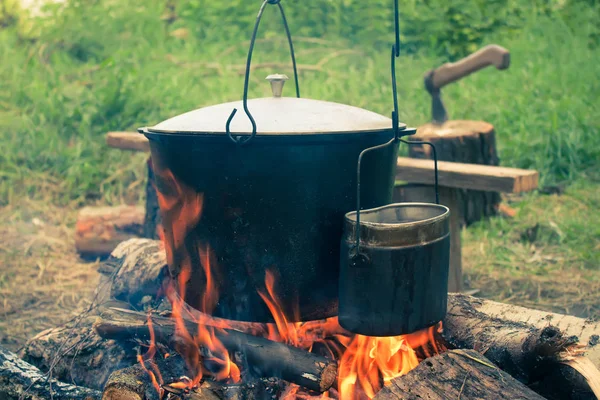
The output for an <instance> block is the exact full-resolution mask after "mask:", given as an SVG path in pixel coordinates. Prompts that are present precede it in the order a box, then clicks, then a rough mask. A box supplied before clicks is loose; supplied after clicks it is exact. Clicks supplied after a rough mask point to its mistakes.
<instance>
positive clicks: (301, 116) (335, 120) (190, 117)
mask: <svg viewBox="0 0 600 400" xmlns="http://www.w3.org/2000/svg"><path fill="white" fill-rule="evenodd" d="M287 79H288V77H287V76H285V75H279V74H276V75H269V76H268V77H267V80H268V81H269V82H270V83H271V89H272V92H273V97H268V98H259V99H251V100H248V102H247V104H248V110H249V111H250V113H251V114H252V117H253V118H254V120H255V122H256V133H257V135H310V134H323V133H325V134H330V133H358V132H363V133H364V132H374V131H384V130H391V129H392V120H391V119H390V118H387V117H385V116H383V115H380V114H377V113H375V112H372V111H368V110H365V109H362V108H358V107H353V106H348V105H345V104H339V103H332V102H328V101H321V100H312V99H303V98H296V97H282V96H281V94H282V90H283V85H284V83H285V81H286V80H287ZM234 108H235V109H237V110H238V111H237V113H236V115H235V117H234V118H233V120H232V121H231V127H230V129H231V133H233V134H238V135H244V134H248V135H250V134H252V124H251V123H250V120H249V119H248V117H247V116H246V114H245V113H244V109H243V102H242V101H234V102H230V103H223V104H218V105H213V106H209V107H204V108H200V109H197V110H194V111H190V112H187V113H184V114H181V115H178V116H176V117H173V118H170V119H168V120H166V121H164V122H161V123H159V124H157V125H155V126H153V127H150V128H147V130H148V131H149V132H157V133H190V134H191V133H203V134H226V132H225V124H226V122H227V119H228V118H229V116H230V114H231V112H232V110H233V109H234ZM399 125H400V129H404V128H405V127H406V125H404V124H402V123H400V124H399Z"/></svg>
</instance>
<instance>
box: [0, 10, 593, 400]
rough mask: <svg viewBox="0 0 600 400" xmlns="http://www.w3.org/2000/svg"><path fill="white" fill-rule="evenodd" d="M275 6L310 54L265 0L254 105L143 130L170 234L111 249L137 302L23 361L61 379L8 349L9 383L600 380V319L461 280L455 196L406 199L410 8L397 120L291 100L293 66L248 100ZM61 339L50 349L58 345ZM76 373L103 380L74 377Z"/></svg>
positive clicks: (195, 395) (150, 391)
mask: <svg viewBox="0 0 600 400" xmlns="http://www.w3.org/2000/svg"><path fill="white" fill-rule="evenodd" d="M396 3H397V2H396ZM268 4H273V5H277V6H278V8H279V10H280V11H281V15H282V17H283V19H284V25H285V27H286V31H287V33H288V38H289V43H290V49H291V52H292V60H293V62H294V64H295V58H294V55H293V45H292V41H291V38H290V35H289V30H288V29H287V21H286V20H285V16H284V13H283V7H282V5H281V4H280V1H279V0H264V2H263V4H262V7H261V9H260V11H259V14H258V17H257V22H256V26H255V29H254V33H253V37H252V40H251V45H250V50H249V54H248V62H247V68H246V77H245V78H246V80H245V86H244V97H243V101H242V102H240V103H239V104H237V103H233V104H225V105H217V106H213V107H208V108H205V109H200V110H196V111H193V112H191V113H188V114H184V115H182V116H179V117H175V118H172V119H171V120H168V121H165V122H163V123H161V124H158V125H156V126H154V127H151V128H142V129H140V131H141V132H142V133H143V134H144V135H146V136H147V137H148V138H149V139H150V148H151V151H152V160H153V167H154V171H155V173H156V190H157V194H158V199H159V205H160V209H161V212H162V223H163V228H164V235H163V240H162V241H160V242H158V241H152V240H137V239H132V240H129V241H126V242H123V243H122V244H121V245H119V246H118V247H117V248H116V249H115V250H114V251H113V253H112V256H111V258H110V259H109V260H108V261H107V262H106V263H105V264H104V265H103V267H102V269H103V271H104V272H105V273H106V274H107V276H108V277H109V278H108V279H107V282H106V283H108V284H110V290H107V289H106V287H104V286H101V287H100V288H99V290H98V294H99V298H98V299H97V300H99V301H98V302H97V303H102V302H101V301H100V300H103V299H102V295H106V294H110V297H111V298H114V299H116V300H119V301H121V304H120V306H119V307H117V306H114V305H113V306H110V305H106V304H104V305H103V306H102V307H100V308H101V313H100V316H99V317H98V318H97V319H96V320H95V321H94V322H93V325H92V324H91V323H90V322H89V321H88V323H86V324H83V328H82V327H81V325H82V320H79V319H78V320H76V321H75V323H73V324H72V326H70V327H68V328H67V329H63V330H60V329H59V330H51V331H48V332H44V333H42V334H40V335H38V337H36V338H34V339H32V341H31V342H30V343H29V344H28V346H27V348H26V350H25V352H24V354H23V355H24V358H25V359H26V360H28V361H31V362H35V363H36V365H40V367H41V368H42V369H45V370H48V371H49V374H54V373H56V375H59V376H53V375H50V376H49V377H48V380H47V382H48V383H49V385H48V386H46V385H43V384H40V383H39V380H40V379H42V378H41V377H42V375H41V373H40V372H39V371H38V370H37V369H36V368H35V367H33V366H30V365H27V364H25V363H24V362H23V361H22V360H18V359H17V358H16V357H14V356H13V355H12V354H10V353H7V352H4V351H3V350H2V349H0V365H2V369H0V395H1V394H5V393H8V395H9V398H32V399H34V398H47V397H48V395H49V396H50V397H53V398H75V399H84V398H86V399H87V398H92V399H93V398H98V399H99V398H102V399H104V400H111V399H126V400H129V399H131V400H154V399H158V400H164V399H181V400H183V399H189V400H193V399H273V398H278V399H295V398H300V399H308V398H334V399H342V400H353V399H361V400H362V399H380V400H385V399H399V398H403V399H406V398H408V399H417V398H429V399H443V398H459V399H460V398H462V399H480V398H500V397H506V398H521V399H543V398H544V397H542V395H543V396H546V397H548V398H586V399H587V398H594V397H597V396H599V395H600V383H599V382H600V372H599V371H598V369H597V368H598V365H600V353H598V349H596V347H595V346H596V344H597V342H598V341H599V338H598V335H597V333H596V332H598V330H599V326H598V325H597V324H592V323H589V324H587V323H585V322H582V321H580V320H578V319H574V318H569V317H564V316H556V315H554V316H551V318H548V317H547V316H546V314H545V313H540V312H536V311H531V310H524V309H518V308H516V307H510V306H505V305H499V304H495V303H492V302H486V301H483V300H478V299H474V298H468V297H465V296H460V295H456V296H453V295H450V296H447V272H448V271H447V270H448V247H449V228H448V222H447V219H448V212H449V210H448V209H447V208H446V207H444V206H442V205H439V204H435V205H433V204H422V203H414V204H404V205H402V204H400V205H389V203H390V201H391V194H392V187H393V181H394V177H395V165H396V158H397V151H398V145H399V143H400V142H401V141H403V140H401V137H402V136H405V135H409V134H412V133H414V130H413V129H409V128H406V125H404V124H401V123H399V121H398V102H397V98H396V93H395V91H396V81H395V68H394V60H395V58H396V57H398V56H399V31H398V12H397V11H398V10H397V4H396V21H395V22H396V24H395V25H396V43H395V45H394V46H393V48H392V86H393V88H394V112H393V113H392V118H391V119H388V118H386V117H383V116H380V115H378V114H375V113H372V112H369V111H366V110H361V109H357V108H354V107H350V106H346V105H341V104H335V103H327V102H320V101H316V100H307V99H299V87H298V79H297V76H296V79H295V83H296V92H297V97H298V98H297V99H290V98H284V97H281V95H282V90H283V83H284V81H285V78H286V77H284V76H282V75H272V76H270V77H269V78H268V79H269V80H270V82H271V84H272V89H273V97H272V98H268V99H256V100H254V101H252V100H250V101H249V100H248V99H247V94H248V82H249V72H250V63H251V58H252V50H253V46H254V40H255V38H256V32H257V29H258V24H259V22H260V18H261V16H262V13H263V11H264V9H265V7H266V6H267V5H268ZM232 107H242V108H243V109H244V111H245V113H246V116H247V117H248V120H249V125H248V124H246V125H244V124H243V123H240V122H239V121H238V120H236V119H235V115H236V110H237V108H233V111H232V112H231V113H230V114H229V116H228V118H224V117H227V113H226V111H228V110H230V109H231V108H232ZM251 111H252V112H251ZM224 112H225V113H224ZM254 117H256V119H255V118H254ZM357 170H358V173H356V172H357ZM436 171H437V168H436ZM361 174H363V176H366V177H368V179H366V180H363V182H362V186H361V179H360V175H361ZM436 182H437V174H436ZM436 201H437V190H436ZM355 205H356V207H355V208H354V206H355ZM363 207H365V208H370V209H371V210H363ZM353 211H355V212H356V213H353ZM361 213H362V215H363V220H362V224H361V221H360V215H361ZM344 216H346V230H347V232H346V233H347V236H343V228H344ZM354 239H356V241H354ZM340 243H341V246H340ZM340 247H341V248H342V250H341V251H340ZM340 265H341V266H342V268H341V269H342V271H343V272H344V274H342V279H344V277H350V280H349V281H348V284H349V285H350V286H349V287H342V288H341V291H340V290H339V288H338V279H339V275H340ZM380 268H381V269H380ZM378 280H379V281H381V282H378ZM415 280H418V281H419V282H416V281H415ZM361 285H362V286H363V288H365V289H366V293H365V294H366V295H363V293H361ZM378 288H380V290H379V291H378V290H377V289H378ZM340 292H341V294H342V295H341V296H340V295H339V293H340ZM379 294H380V295H381V298H382V299H383V301H379V300H381V299H376V298H377V295H379ZM338 297H339V298H340V299H343V306H341V307H340V310H341V311H340V321H343V322H342V324H341V325H340V323H339V322H338V317H337V314H338V311H337V303H338ZM376 300H377V301H376ZM446 306H447V307H446ZM141 309H143V310H144V311H139V310H141ZM91 310H92V308H90V311H91ZM447 310H448V311H449V312H448V314H447V315H446V312H447ZM382 316H385V318H384V317H382ZM444 316H446V318H445V319H444V322H443V324H442V322H441V321H440V320H441V319H442V318H444ZM525 320H526V321H527V322H526V323H525V322H523V321H525ZM551 324H552V325H551ZM342 325H343V326H344V327H346V328H347V329H344V328H343V327H342ZM383 325H385V326H383ZM350 330H351V331H350ZM415 330H417V331H415ZM360 333H362V334H360ZM398 333H403V335H397V334H398ZM365 334H366V335H365ZM367 335H368V336H367ZM59 339H60V340H59ZM58 342H60V344H59V345H58V346H57V351H56V353H55V354H54V356H51V357H49V356H48V355H47V354H46V352H45V351H44V350H43V349H45V348H47V347H52V345H51V344H53V343H58ZM462 349H468V350H462ZM473 349H475V350H478V351H479V352H477V351H475V350H473ZM481 353H483V354H481ZM484 355H485V356H484ZM69 362H70V364H69ZM65 363H66V364H65ZM75 365H76V367H74V366H75ZM75 371H76V372H77V374H78V378H80V379H79V380H80V381H84V382H85V385H84V386H87V387H83V388H82V387H78V386H74V385H66V384H64V383H60V382H59V381H57V380H56V379H55V378H58V379H61V380H63V381H64V380H67V379H68V378H73V374H74V373H75ZM6 382H8V384H7V383H6ZM14 382H16V384H15V383H14ZM3 385H4V386H3ZM11 385H12V386H11ZM52 385H54V388H53V386H52ZM5 386H8V389H6V390H4V389H3V388H4V387H5ZM532 389H535V391H534V390H532ZM27 396H29V397H27Z"/></svg>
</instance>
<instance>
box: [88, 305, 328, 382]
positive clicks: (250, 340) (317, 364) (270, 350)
mask: <svg viewBox="0 0 600 400" xmlns="http://www.w3.org/2000/svg"><path fill="white" fill-rule="evenodd" d="M152 324H153V329H154V334H155V335H156V338H157V340H159V341H161V342H166V343H168V344H170V345H176V344H178V343H181V341H180V340H179V338H178V337H177V334H176V331H175V321H174V320H173V319H171V318H163V317H157V316H152ZM185 324H186V328H187V330H188V332H196V331H197V326H196V324H195V323H193V322H190V321H185ZM94 326H95V328H96V331H97V332H98V334H99V335H100V336H102V337H104V338H110V339H129V338H132V337H140V338H146V339H147V338H149V337H150V330H149V328H148V325H147V315H145V314H143V313H138V312H134V311H129V310H118V309H110V310H107V312H105V313H104V317H103V318H102V319H100V320H98V321H97V322H96V324H95V325H94ZM214 333H215V336H216V337H217V338H218V339H219V340H220V341H221V343H222V344H223V346H225V348H226V349H227V350H228V351H229V353H231V354H233V353H234V352H239V353H241V354H243V355H244V356H245V358H246V360H247V362H248V363H249V364H250V365H252V367H253V369H254V370H256V371H257V372H258V373H259V375H260V376H262V377H278V378H281V379H283V380H286V381H288V382H292V383H296V384H298V385H300V386H302V387H305V388H307V389H310V390H314V391H318V392H320V393H322V392H325V391H327V390H328V389H329V388H331V387H332V386H333V384H334V383H335V381H336V378H337V365H336V363H335V362H333V361H331V360H328V359H327V358H325V357H322V356H319V355H317V354H313V353H309V352H307V351H304V350H301V349H298V348H296V347H292V346H288V345H286V344H284V343H278V342H274V341H271V340H268V339H264V338H261V337H256V336H252V335H248V334H245V333H243V332H239V331H235V330H231V329H217V328H215V329H214Z"/></svg>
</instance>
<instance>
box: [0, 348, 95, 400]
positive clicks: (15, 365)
mask: <svg viewBox="0 0 600 400" xmlns="http://www.w3.org/2000/svg"><path fill="white" fill-rule="evenodd" d="M0 398H1V399H6V400H13V399H14V400H17V399H19V400H46V399H50V398H54V399H55V400H61V399H62V400H66V399H69V400H77V399H80V400H96V399H100V393H99V392H97V391H96V390H92V389H88V388H84V387H80V386H74V385H69V384H66V383H62V382H59V381H57V380H56V379H49V378H48V376H46V375H44V374H42V372H41V371H40V370H39V369H37V368H36V367H34V366H33V365H31V364H28V363H26V362H25V361H23V360H21V359H20V358H19V357H17V355H16V354H14V353H11V352H10V351H8V350H6V349H4V348H2V347H0Z"/></svg>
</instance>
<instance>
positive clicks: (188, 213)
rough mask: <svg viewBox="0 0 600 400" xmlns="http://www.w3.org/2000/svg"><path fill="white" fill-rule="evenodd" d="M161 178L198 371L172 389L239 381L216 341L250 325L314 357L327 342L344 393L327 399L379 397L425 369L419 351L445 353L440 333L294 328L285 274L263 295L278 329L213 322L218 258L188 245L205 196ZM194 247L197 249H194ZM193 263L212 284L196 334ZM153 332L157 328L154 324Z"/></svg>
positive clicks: (155, 375) (176, 289) (176, 291)
mask: <svg viewBox="0 0 600 400" xmlns="http://www.w3.org/2000/svg"><path fill="white" fill-rule="evenodd" d="M157 172H158V171H157ZM160 177H161V179H162V185H161V189H162V191H158V190H157V194H158V199H159V204H160V208H161V212H162V215H163V228H164V232H165V234H164V235H161V236H162V237H161V238H162V239H163V240H164V246H165V251H166V254H167V261H168V263H169V265H171V266H173V265H177V266H178V267H179V271H180V273H179V275H178V276H177V281H176V282H171V284H170V286H169V287H168V288H167V290H166V292H167V298H168V299H169V301H170V303H171V306H172V317H173V318H174V319H175V320H176V334H177V336H178V338H180V339H181V342H182V344H181V345H180V346H179V348H177V349H176V350H177V351H178V352H179V353H180V354H181V355H182V356H183V357H184V359H185V360H186V363H187V366H188V368H189V370H190V371H192V372H193V373H194V376H193V378H191V379H186V380H184V381H181V382H175V383H170V384H169V386H170V387H176V388H181V389H184V388H185V389H192V388H195V387H197V386H199V384H200V383H201V382H202V380H203V378H204V379H205V378H206V377H207V376H209V377H210V378H212V379H214V380H218V381H223V382H229V383H231V382H234V383H235V382H239V381H240V369H239V368H238V366H237V365H236V364H235V363H234V362H233V360H232V359H231V355H230V354H229V352H228V351H227V349H226V348H225V346H224V345H223V343H221V341H220V340H219V339H218V338H217V337H216V335H215V329H221V328H230V329H240V326H241V325H242V324H246V325H244V327H243V328H244V329H243V330H244V331H245V332H247V333H251V334H254V335H257V336H262V337H265V338H267V339H270V340H274V341H279V342H284V343H286V344H288V345H291V346H296V347H299V348H302V349H305V350H307V351H312V350H313V347H314V345H315V344H316V343H319V344H320V346H319V347H320V349H323V350H326V351H327V352H328V353H329V355H330V357H331V358H334V359H336V360H338V387H337V391H336V390H332V391H331V393H324V394H323V395H321V398H331V396H335V397H337V398H339V399H343V400H354V399H371V398H373V397H374V396H375V394H376V393H377V392H378V391H379V390H381V389H382V387H383V386H384V385H386V384H388V383H389V382H390V381H391V380H392V379H393V378H395V377H398V376H401V375H404V374H406V373H408V372H409V371H411V370H412V369H413V368H415V367H416V366H417V364H418V363H419V359H418V357H417V354H416V352H415V350H414V349H417V348H421V349H422V352H423V353H424V355H425V356H427V357H429V356H431V355H433V354H436V353H438V352H439V351H441V350H444V349H440V348H438V347H437V344H436V340H435V337H434V335H435V331H436V329H437V328H438V327H431V328H429V329H425V330H423V331H420V332H417V333H414V334H411V335H405V336H396V337H368V336H361V335H355V334H352V333H350V332H347V331H345V330H344V329H343V328H342V327H340V325H339V324H338V320H337V318H335V317H334V318H328V319H325V320H320V321H309V322H304V323H299V322H295V323H292V322H289V321H290V318H288V316H286V314H285V312H284V308H283V306H282V302H281V301H280V300H279V298H278V297H277V294H276V291H275V287H276V281H277V275H276V273H275V272H274V271H267V272H266V275H265V287H264V289H263V290H260V291H259V292H258V294H259V295H260V297H261V298H262V300H263V301H264V302H265V304H266V305H267V307H268V308H269V310H270V311H271V314H272V315H273V319H274V321H275V323H274V324H257V323H240V322H239V321H228V320H223V319H218V318H213V317H211V316H210V314H211V313H212V311H213V310H214V308H215V306H216V305H217V302H218V300H219V285H218V281H219V279H218V276H219V275H218V268H217V267H218V266H217V265H216V263H215V257H214V255H213V254H212V252H211V249H210V248H209V247H208V246H204V245H203V244H201V243H197V244H196V245H195V246H189V245H188V247H186V246H185V245H184V240H185V239H186V237H187V236H188V234H189V233H190V232H191V231H192V229H193V228H194V227H195V226H196V225H197V224H198V223H199V222H200V220H201V215H202V206H203V196H202V195H199V194H197V193H196V192H195V191H194V190H193V189H191V188H188V187H186V186H185V185H183V184H181V183H179V182H177V180H176V179H175V177H174V176H173V174H172V173H171V172H170V171H168V170H166V171H161V172H160ZM163 186H164V188H163ZM190 247H195V248H194V249H192V250H190ZM192 260H199V263H200V264H201V266H202V272H203V274H204V280H205V282H206V286H205V290H204V292H203V293H202V296H201V299H200V304H199V307H198V309H199V311H200V312H198V313H195V314H194V315H193V318H194V322H195V323H196V325H197V330H196V331H195V332H189V331H188V329H187V328H186V323H185V322H186V321H185V320H184V316H185V318H187V319H188V320H189V319H190V318H191V315H190V312H189V309H188V307H187V306H186V304H185V293H186V292H185V288H186V285H187V284H188V282H189V280H190V277H191V274H192V262H196V261H192ZM293 320H298V318H294V319H293ZM149 327H150V328H151V327H152V325H151V321H150V320H149ZM155 353H156V347H155V342H154V335H152V336H151V343H150V347H149V349H148V352H147V353H146V354H145V355H144V356H143V357H141V356H140V357H139V361H140V363H141V364H142V365H143V366H144V368H145V369H146V371H147V372H148V374H149V375H150V377H151V379H152V382H153V384H154V386H155V388H156V390H157V391H158V393H159V394H160V395H161V396H162V395H163V394H164V389H162V386H163V384H164V383H163V382H162V377H161V376H160V371H158V369H157V368H156V365H155V364H154V363H151V365H152V366H153V368H154V369H152V368H150V369H147V368H146V366H145V365H144V361H147V360H150V359H152V357H154V355H155ZM299 390H300V388H299V387H298V386H296V385H290V386H289V387H288V389H287V390H286V392H285V393H284V394H283V395H282V398H284V399H286V400H291V399H296V398H299V396H300V395H299Z"/></svg>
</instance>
